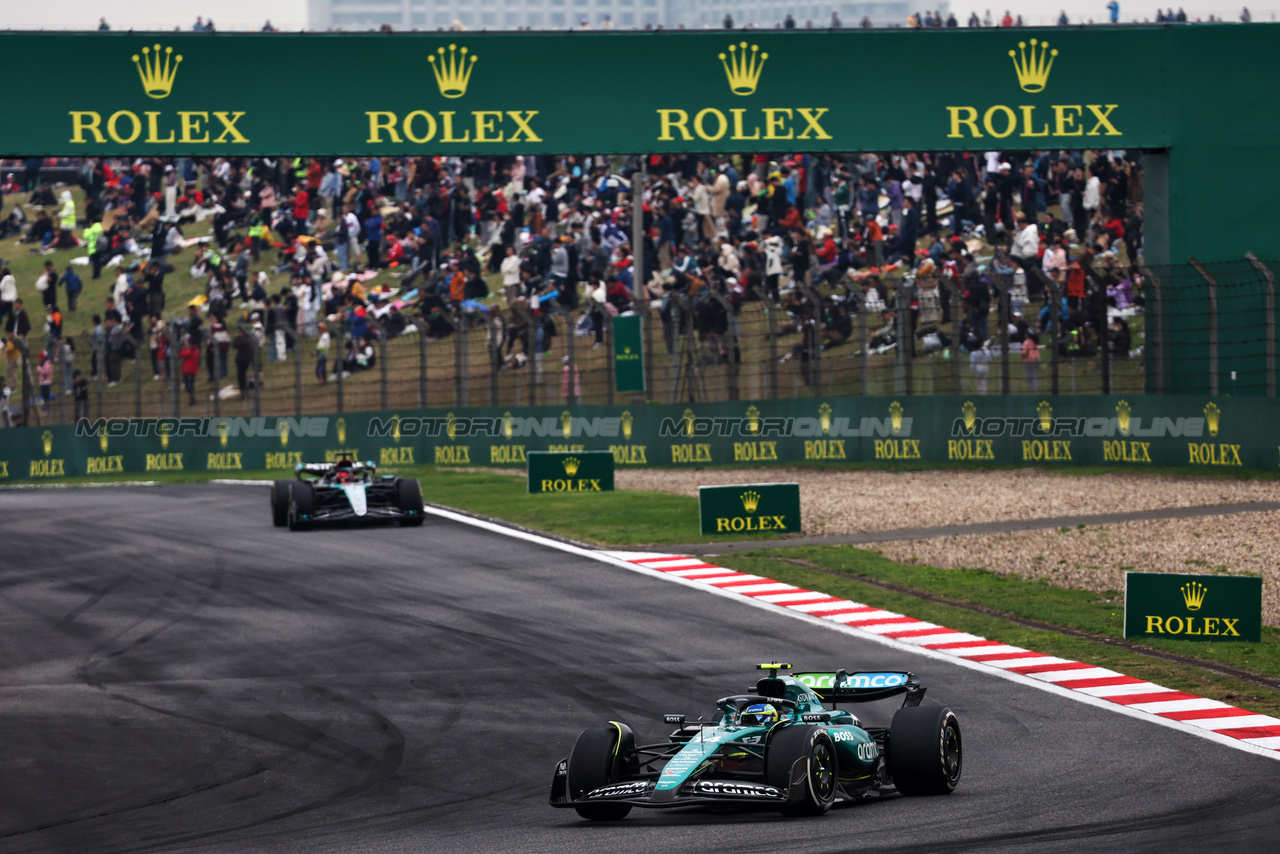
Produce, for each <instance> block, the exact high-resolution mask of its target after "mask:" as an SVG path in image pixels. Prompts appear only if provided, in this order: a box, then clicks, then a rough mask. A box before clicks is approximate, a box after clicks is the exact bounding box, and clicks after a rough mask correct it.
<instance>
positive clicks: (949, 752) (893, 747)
mask: <svg viewBox="0 0 1280 854" xmlns="http://www.w3.org/2000/svg"><path fill="white" fill-rule="evenodd" d="M962 747H963V745H962V743H961V740H960V721H959V720H957V719H956V716H955V713H954V712H952V711H951V710H950V709H948V708H945V707H943V706H911V707H908V708H905V709H899V710H898V711H897V712H896V713H895V714H894V716H893V723H892V724H890V726H889V749H888V754H889V756H888V760H889V776H890V777H892V778H893V784H894V785H895V786H897V787H898V791H899V792H901V793H902V794H904V795H949V794H951V793H952V792H953V791H955V788H956V784H957V783H959V782H960V772H961V771H962V770H963V768H964V752H963V749H962Z"/></svg>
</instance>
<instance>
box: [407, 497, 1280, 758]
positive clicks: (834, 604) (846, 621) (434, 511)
mask: <svg viewBox="0 0 1280 854" xmlns="http://www.w3.org/2000/svg"><path fill="white" fill-rule="evenodd" d="M427 513H429V514H431V515H433V516H438V517H440V518H442V519H449V520H450V521H453V522H460V523H462V524H464V525H470V526H472V527H475V528H480V529H482V530H485V531H490V532H492V533H495V534H501V535H502V536H506V537H512V538H514V539H518V540H524V541H526V542H530V543H536V544H538V545H541V546H545V547H547V548H550V549H556V550H558V551H562V552H566V553H568V554H573V555H578V556H580V557H585V558H589V559H591V560H595V561H599V562H600V563H606V564H609V565H611V566H616V567H619V568H622V569H626V570H629V571H631V572H637V573H640V574H642V575H647V576H650V577H652V578H661V579H664V580H666V581H669V582H671V583H673V584H680V585H682V586H684V587H689V588H693V589H695V590H701V591H702V592H704V593H709V594H711V595H713V596H722V597H725V598H727V599H733V600H735V601H737V602H740V603H742V604H744V605H747V606H749V607H753V608H761V609H763V610H767V611H771V612H773V613H775V614H786V615H788V616H790V617H792V618H794V619H797V620H803V621H805V622H808V623H812V624H814V625H819V626H824V627H826V628H828V629H831V630H832V631H836V632H842V633H844V634H847V635H851V636H853V637H856V638H860V639H862V640H866V641H872V642H874V643H878V644H881V645H883V646H887V647H890V648H892V649H897V650H902V651H904V652H913V653H915V654H917V655H921V656H924V657H926V658H932V659H936V660H938V661H945V662H947V663H949V664H954V665H956V666H958V667H964V668H968V669H970V670H976V671H980V672H982V673H986V674H988V675H991V676H997V677H999V678H1001V679H1007V680H1009V681H1010V682H1017V683H1019V684H1021V685H1026V686H1028V687H1031V688H1035V689H1036V690H1038V691H1044V692H1046V693H1049V694H1054V695H1057V696H1059V697H1065V698H1068V699H1071V700H1075V701H1076V702H1079V703H1084V704H1085V705H1089V706H1095V707H1096V708H1099V709H1106V710H1107V711H1109V712H1114V713H1116V714H1120V715H1126V716H1128V717H1131V718H1136V719H1138V720H1144V721H1148V722H1150V723H1154V724H1157V725H1159V726H1163V727H1168V728H1169V729H1175V730H1178V731H1180V732H1184V733H1188V734H1190V735H1194V736H1196V737H1198V738H1203V739H1206V740H1208V741H1214V742H1217V743H1218V744H1223V745H1226V746H1227V747H1231V748H1234V749H1236V750H1241V751H1244V752H1246V753H1253V754H1257V755H1258V756H1266V757H1269V758H1271V759H1278V760H1280V730H1275V729H1274V728H1276V727H1280V719H1276V718H1272V717H1269V716H1266V715H1253V714H1252V713H1250V712H1246V711H1245V710H1243V709H1241V710H1237V714H1236V715H1232V716H1222V717H1220V718H1218V719H1217V720H1213V721H1207V720H1206V719H1205V718H1201V717H1194V716H1196V715H1198V714H1199V713H1198V712H1196V711H1190V710H1188V711H1177V710H1176V709H1181V708H1187V707H1182V706H1174V707H1170V706H1169V704H1170V703H1177V702H1180V701H1189V700H1205V698H1203V697H1196V696H1195V695H1192V694H1186V693H1184V692H1181V691H1174V690H1172V689H1169V688H1164V687H1162V686H1160V685H1156V684H1153V683H1150V682H1142V681H1139V680H1134V679H1131V678H1130V677H1126V676H1124V675H1123V674H1120V673H1116V672H1115V671H1112V670H1107V669H1106V668H1100V667H1093V666H1090V665H1086V664H1082V663H1079V662H1071V661H1066V660H1065V659H1059V658H1055V657H1053V656H1044V655H1041V654H1040V653H1035V652H1032V651H1030V650H1024V649H1022V648H1021V647H1015V646H1009V645H1007V644H999V643H995V642H993V641H988V640H986V639H984V638H980V637H977V636H976V635H971V634H967V633H962V632H952V631H950V630H945V631H944V630H943V627H938V626H936V625H935V624H934V623H927V622H925V621H923V620H913V619H910V618H903V615H901V614H894V613H893V612H891V611H883V610H880V609H877V608H871V607H869V606H866V605H862V604H860V603H857V602H849V601H847V600H836V599H835V597H831V598H832V599H833V600H834V601H831V602H826V603H823V604H809V603H811V602H813V599H812V598H811V597H810V596H806V597H805V598H803V599H800V598H797V599H792V600H788V601H784V602H782V603H776V602H770V601H768V600H769V599H771V598H774V597H773V596H770V595H768V594H765V595H764V596H753V595H750V593H749V592H748V593H743V592H739V591H740V590H741V588H735V587H732V586H730V587H725V586H724V585H723V584H716V583H715V582H724V581H731V580H751V581H752V582H753V583H754V584H758V585H764V584H769V585H773V584H781V582H774V581H772V579H761V578H760V577H759V576H754V575H749V574H747V573H734V574H733V577H732V578H730V577H729V576H727V575H725V574H723V573H730V572H733V571H732V570H723V569H722V570H720V571H719V573H715V574H712V575H708V576H704V577H705V579H706V580H705V581H703V580H699V578H698V577H696V576H695V577H689V576H688V575H686V574H685V573H684V572H682V571H680V568H681V567H690V566H707V565H706V564H704V563H703V562H702V561H701V560H700V559H698V558H693V557H689V556H686V555H659V554H653V553H650V552H628V551H597V550H595V549H588V548H583V547H581V546H575V545H572V544H570V543H564V542H560V541H559V540H553V539H550V538H548V537H543V536H539V535H537V534H533V533H530V532H528V531H519V530H516V529H514V528H509V527H506V526H505V525H501V524H498V523H495V522H488V521H485V520H483V519H476V518H474V517H472V516H467V515H464V514H462V513H454V512H452V511H449V510H442V509H439V508H435V507H428V508H427ZM659 567H661V568H659ZM666 567H671V570H675V571H671V570H667V569H666ZM710 568H711V569H717V568H715V567H710ZM746 586H748V587H750V586H754V585H746ZM786 587H787V588H789V589H790V590H791V593H792V594H797V595H798V594H800V593H802V592H803V593H806V594H812V595H814V596H816V595H818V593H817V591H802V590H801V588H794V587H791V585H786ZM782 595H791V594H782ZM855 609H856V610H855ZM824 611H828V612H829V611H837V612H839V613H836V614H832V615H831V616H829V617H821V616H816V615H815V613H810V612H816V613H818V614H821V613H823V612H824ZM858 618H862V619H863V620H864V621H865V620H868V619H869V620H872V621H876V620H886V619H893V618H898V620H895V622H892V623H887V622H873V623H871V624H869V625H866V626H865V627H859V625H858V622H857V621H858ZM917 632H919V634H917ZM893 635H900V636H899V637H893ZM985 655H990V656H993V657H992V658H991V659H989V660H982V659H983V657H984V656H985ZM1013 655H1022V657H1020V658H1013V657H1010V656H1013ZM1020 669H1021V670H1025V671H1027V672H1020ZM1121 680H1123V681H1121ZM1099 681H1100V682H1102V683H1103V684H1101V685H1099V684H1091V683H1096V682H1099ZM1073 682H1074V683H1077V685H1075V686H1072V687H1064V685H1063V684H1058V683H1064V684H1066V685H1071V684H1072V683H1073ZM1077 686H1078V687H1077ZM1108 698H1115V699H1114V700H1113V699H1108ZM1129 698H1133V699H1134V702H1132V703H1129V704H1126V700H1128V699H1129ZM1139 698H1140V699H1139ZM1117 701H1118V702H1117ZM1205 702H1208V703H1214V702H1216V701H1213V700H1205ZM1153 705H1154V706H1156V707H1158V711H1154V712H1153V711H1146V709H1147V708H1148V707H1150V706H1153ZM1191 708H1194V709H1199V708H1202V707H1201V706H1192V707H1191ZM1211 708H1217V709H1222V708H1231V707H1229V706H1226V704H1222V705H1221V706H1214V707H1211ZM1164 715H1174V716H1177V717H1165V716H1164ZM1186 715H1191V716H1193V717H1192V718H1191V719H1190V720H1182V719H1181V718H1183V716H1186ZM1232 717H1237V718H1238V719H1239V720H1242V721H1247V722H1246V723H1244V724H1236V723H1235V722H1234V721H1233V720H1232ZM1206 723H1207V724H1208V725H1209V726H1212V727H1213V729H1210V728H1208V727H1207V726H1206ZM1233 730H1234V732H1233ZM1228 733H1230V734H1228Z"/></svg>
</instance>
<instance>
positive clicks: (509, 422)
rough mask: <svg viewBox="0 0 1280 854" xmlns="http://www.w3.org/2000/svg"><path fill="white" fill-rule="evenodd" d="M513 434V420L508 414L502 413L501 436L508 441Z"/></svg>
mask: <svg viewBox="0 0 1280 854" xmlns="http://www.w3.org/2000/svg"><path fill="white" fill-rule="evenodd" d="M514 433H515V419H514V418H512V417H511V413H510V412H504V413H502V435H503V436H505V437H506V438H508V439H510V438H511V437H512V435H514Z"/></svg>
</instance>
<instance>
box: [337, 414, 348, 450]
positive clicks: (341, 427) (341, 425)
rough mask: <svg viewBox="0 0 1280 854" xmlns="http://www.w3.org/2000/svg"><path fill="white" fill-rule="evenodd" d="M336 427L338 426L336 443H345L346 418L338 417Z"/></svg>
mask: <svg viewBox="0 0 1280 854" xmlns="http://www.w3.org/2000/svg"><path fill="white" fill-rule="evenodd" d="M337 427H338V444H339V445H345V444H347V419H345V418H339V419H338V424H337Z"/></svg>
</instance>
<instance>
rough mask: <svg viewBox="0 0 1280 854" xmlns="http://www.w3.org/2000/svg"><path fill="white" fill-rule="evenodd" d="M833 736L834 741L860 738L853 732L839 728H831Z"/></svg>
mask: <svg viewBox="0 0 1280 854" xmlns="http://www.w3.org/2000/svg"><path fill="white" fill-rule="evenodd" d="M831 738H832V740H834V741H857V740H858V739H857V738H856V737H855V736H854V734H853V733H851V732H844V731H843V730H838V729H833V730H831Z"/></svg>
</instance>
